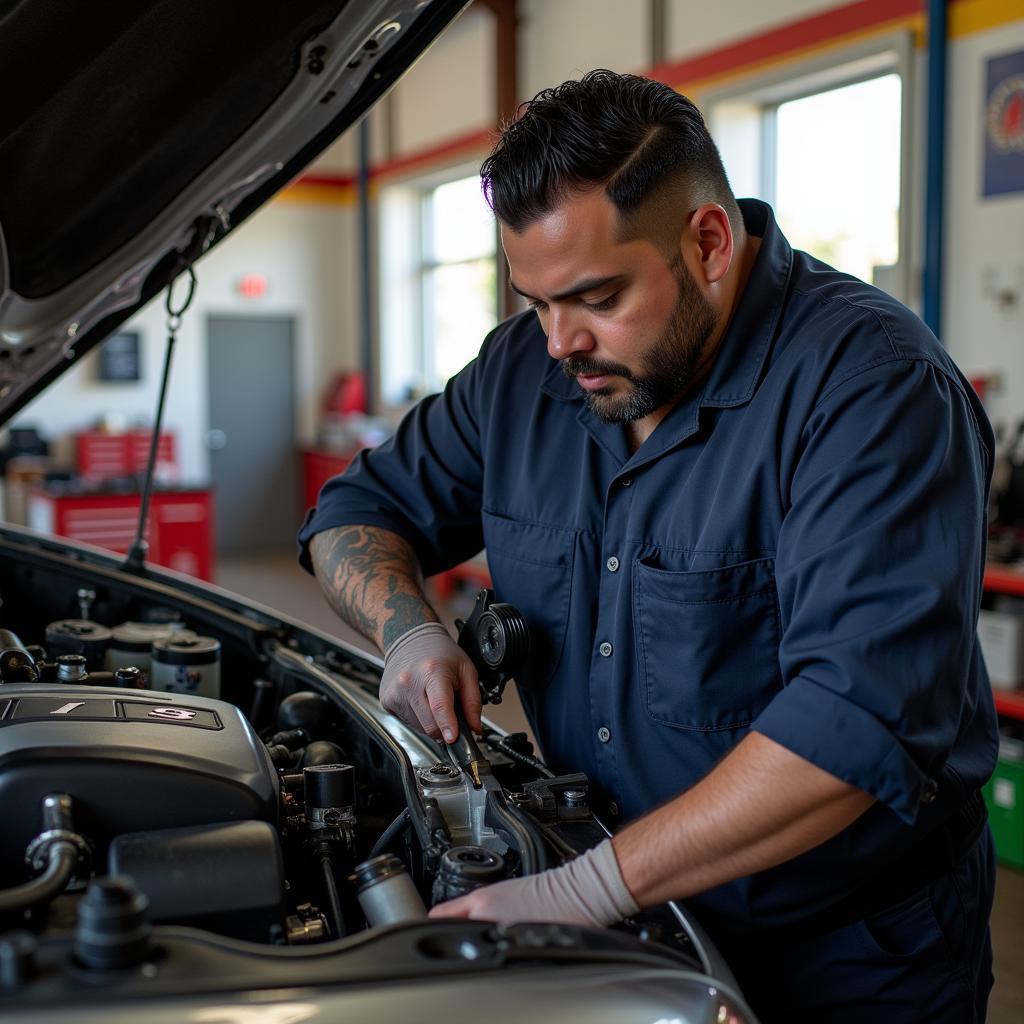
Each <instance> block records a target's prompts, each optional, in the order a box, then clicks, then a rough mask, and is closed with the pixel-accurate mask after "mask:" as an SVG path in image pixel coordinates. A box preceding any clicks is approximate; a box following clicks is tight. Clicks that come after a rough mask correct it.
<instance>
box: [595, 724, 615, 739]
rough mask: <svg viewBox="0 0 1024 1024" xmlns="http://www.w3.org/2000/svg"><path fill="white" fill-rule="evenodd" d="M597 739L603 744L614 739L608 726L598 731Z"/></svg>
mask: <svg viewBox="0 0 1024 1024" xmlns="http://www.w3.org/2000/svg"><path fill="white" fill-rule="evenodd" d="M597 738H598V739H599V740H600V741H601V742H602V743H607V742H608V741H609V740H610V739H611V738H612V733H611V730H610V729H609V728H608V727H607V726H605V725H602V726H601V728H600V729H598V730H597Z"/></svg>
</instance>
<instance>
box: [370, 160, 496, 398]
mask: <svg viewBox="0 0 1024 1024" xmlns="http://www.w3.org/2000/svg"><path fill="white" fill-rule="evenodd" d="M479 172H480V168H479V162H476V161H475V162H472V163H469V162H466V163H459V164H455V165H452V166H448V167H445V168H441V169H438V170H436V171H432V172H430V173H428V174H422V175H417V176H415V177H410V178H406V179H400V180H396V181H389V182H387V183H386V184H383V185H382V186H381V193H382V194H381V200H382V202H381V207H382V212H383V218H384V219H385V220H386V219H387V218H388V217H389V216H390V217H396V218H397V217H402V218H405V219H406V221H407V223H406V225H405V228H406V230H405V232H404V237H405V239H406V242H407V243H408V244H409V245H410V246H411V248H412V249H413V252H411V253H408V252H406V253H403V254H402V255H404V256H405V257H406V258H405V259H402V260H400V261H393V260H392V259H391V257H393V256H394V255H396V254H395V252H394V250H393V249H392V248H391V246H390V245H389V242H388V237H389V235H390V234H391V232H389V231H388V225H387V224H382V239H381V247H380V254H379V259H378V270H379V274H380V287H379V293H380V294H379V301H380V304H381V330H380V345H381V358H380V362H381V366H382V371H383V372H382V379H381V388H380V390H381V399H382V401H383V402H384V403H385V404H387V405H404V404H406V402H407V399H405V398H398V397H397V395H396V393H395V388H394V386H393V381H394V379H395V376H396V369H395V367H396V365H400V364H401V363H402V362H403V357H404V360H405V361H407V362H408V363H411V364H412V366H413V368H414V378H415V385H414V386H415V388H416V389H417V390H418V391H420V392H422V393H424V394H427V393H430V392H431V391H432V390H433V389H434V387H435V385H436V381H435V380H434V379H433V377H434V374H433V370H434V366H435V364H436V357H437V349H436V338H435V337H434V333H435V332H434V330H433V325H434V323H435V317H434V308H433V303H434V298H435V297H434V294H433V289H432V288H430V287H429V281H430V275H431V273H432V272H434V271H436V270H438V269H439V268H441V267H449V266H460V265H464V264H471V263H476V262H478V261H480V260H481V259H488V258H490V259H493V260H494V267H495V281H496V288H495V309H496V310H498V309H500V288H501V283H500V266H499V263H498V260H499V255H500V252H501V246H500V238H499V234H498V226H497V223H495V225H494V249H493V252H492V253H491V254H490V255H487V254H485V255H484V256H482V257H481V256H478V257H472V258H468V259H461V260H438V259H435V258H434V257H433V255H432V250H433V224H432V216H431V213H432V211H431V203H430V197H431V196H432V195H433V193H434V192H435V191H436V190H437V189H438V188H440V187H441V186H443V185H448V184H451V183H452V182H456V181H460V180H462V179H464V178H470V177H478V176H479ZM388 191H390V192H391V193H392V195H393V196H397V200H396V203H395V206H396V209H395V211H394V212H392V213H390V214H389V213H388V202H389V199H390V197H389V196H386V195H385V194H384V193H386V192H388ZM402 207H404V210H403V209H402ZM396 248H397V247H396ZM396 274H397V277H398V278H399V279H400V281H399V282H397V283H396ZM395 303H399V304H401V305H402V306H403V313H404V315H403V316H401V317H396V316H393V315H390V314H394V312H395V307H394V304H395ZM396 320H404V322H405V326H404V327H402V326H400V325H398V324H396V323H395V321H396ZM403 331H404V332H405V333H406V334H407V335H409V336H408V337H405V338H402V339H400V338H399V337H397V336H396V335H397V334H398V333H399V332H403ZM480 340H481V342H482V341H483V338H482V337H481V339H480ZM392 348H396V349H400V350H401V354H399V353H398V352H395V351H391V349H392ZM417 397H419V396H417Z"/></svg>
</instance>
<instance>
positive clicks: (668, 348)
mask: <svg viewBox="0 0 1024 1024" xmlns="http://www.w3.org/2000/svg"><path fill="white" fill-rule="evenodd" d="M671 270H672V275H673V276H674V277H675V279H676V286H677V289H678V295H677V298H676V305H675V308H674V309H673V310H672V313H671V315H670V316H669V318H668V323H667V324H666V325H665V328H664V330H663V331H662V332H661V334H660V335H659V336H658V337H657V338H656V339H655V340H654V342H653V343H652V344H651V345H650V346H649V347H648V348H647V351H646V352H645V353H644V354H643V357H642V359H641V364H640V369H639V370H637V371H633V370H630V369H629V368H628V367H626V366H623V365H622V364H621V363H610V362H606V361H604V360H601V359H589V358H588V357H587V356H567V357H566V358H565V359H563V360H562V372H563V373H564V374H565V375H566V376H567V377H578V376H580V375H581V374H582V375H590V374H608V375H609V376H616V377H621V378H622V379H624V380H625V381H626V382H627V383H628V384H629V385H630V387H629V389H628V390H627V391H626V392H625V394H621V395H614V394H612V389H611V388H601V389H599V390H597V391H588V392H587V393H586V396H585V397H586V403H587V408H588V409H590V411H591V412H592V413H594V415H595V416H597V418H598V419H599V420H601V421H602V422H603V423H633V422H635V421H636V420H642V419H643V418H644V417H645V416H649V415H650V414H651V413H652V412H654V411H655V410H656V409H660V408H661V407H662V406H664V405H668V404H669V403H670V402H673V401H675V400H676V399H677V398H679V397H680V396H681V395H682V394H684V393H685V392H686V391H687V390H688V389H689V388H690V385H691V384H692V383H693V380H694V375H695V372H696V370H697V367H698V365H699V363H700V357H701V354H702V353H703V351H704V346H705V344H706V343H707V340H708V338H710V337H711V335H712V334H713V333H714V331H715V328H716V327H717V326H718V312H717V311H716V310H715V308H714V306H712V305H711V303H710V302H708V300H707V299H706V298H705V297H704V294H703V292H701V290H700V288H698V287H697V282H696V281H694V279H693V276H692V275H691V274H690V272H689V271H688V270H687V269H686V266H685V265H684V264H683V261H682V258H681V257H679V256H676V259H675V260H674V261H673V263H672V265H671Z"/></svg>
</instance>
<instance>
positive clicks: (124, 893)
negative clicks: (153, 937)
mask: <svg viewBox="0 0 1024 1024" xmlns="http://www.w3.org/2000/svg"><path fill="white" fill-rule="evenodd" d="M148 909H149V900H147V899H146V897H145V896H144V895H143V894H142V893H141V892H139V891H138V890H137V889H136V888H135V885H134V884H133V882H132V880H131V879H130V878H127V877H125V876H123V875H122V876H112V877H110V878H100V879H98V880H97V881H95V882H92V883H91V884H90V885H89V888H88V889H87V890H86V893H85V897H84V898H83V899H82V901H81V902H80V903H79V904H78V924H77V926H76V928H75V959H76V960H77V961H78V962H79V963H80V964H82V965H83V966H85V967H92V968H96V969H99V970H113V969H116V968H119V967H133V966H134V965H135V964H138V963H141V962H142V961H143V960H145V959H146V955H147V953H148V952H149V933H150V925H149V920H148V918H147V914H146V911H147V910H148Z"/></svg>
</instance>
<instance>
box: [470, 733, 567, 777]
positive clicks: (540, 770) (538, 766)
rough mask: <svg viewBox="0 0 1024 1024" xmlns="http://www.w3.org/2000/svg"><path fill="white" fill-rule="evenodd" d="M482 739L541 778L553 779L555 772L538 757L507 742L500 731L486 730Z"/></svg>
mask: <svg viewBox="0 0 1024 1024" xmlns="http://www.w3.org/2000/svg"><path fill="white" fill-rule="evenodd" d="M484 740H485V742H486V743H488V744H489V745H490V746H492V747H494V749H495V750H500V751H501V752H502V753H503V754H504V755H505V756H506V757H507V758H509V759H510V760H512V761H515V762H516V763H517V764H521V765H523V766H524V767H525V768H532V769H533V770H534V771H535V772H536V773H537V774H538V775H539V776H540V777H541V778H542V779H553V778H555V773H554V772H553V771H552V770H551V769H550V768H549V767H548V766H547V765H546V764H545V763H544V762H543V761H541V760H540V759H539V758H537V757H531V756H530V755H529V754H523V753H521V752H520V751H518V750H516V749H515V748H514V747H513V746H511V745H510V744H509V743H507V742H506V741H505V739H504V737H503V736H501V734H500V733H497V732H493V731H490V730H488V731H487V732H486V733H484Z"/></svg>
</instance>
